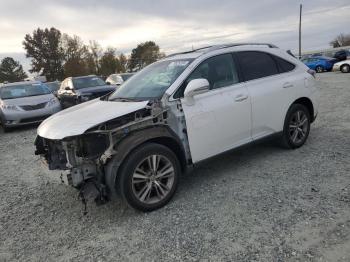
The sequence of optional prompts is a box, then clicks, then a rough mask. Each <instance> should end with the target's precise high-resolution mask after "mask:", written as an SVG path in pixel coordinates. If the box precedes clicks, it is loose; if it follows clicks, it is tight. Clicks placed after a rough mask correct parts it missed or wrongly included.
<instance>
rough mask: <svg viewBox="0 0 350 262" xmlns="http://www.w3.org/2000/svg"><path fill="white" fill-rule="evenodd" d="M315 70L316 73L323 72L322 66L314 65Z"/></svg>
mask: <svg viewBox="0 0 350 262" xmlns="http://www.w3.org/2000/svg"><path fill="white" fill-rule="evenodd" d="M315 71H316V72H317V73H322V72H323V67H322V66H316V68H315Z"/></svg>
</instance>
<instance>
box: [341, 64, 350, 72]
mask: <svg viewBox="0 0 350 262" xmlns="http://www.w3.org/2000/svg"><path fill="white" fill-rule="evenodd" d="M340 71H341V72H342V73H349V72H350V66H349V65H346V64H345V65H342V67H341V68H340Z"/></svg>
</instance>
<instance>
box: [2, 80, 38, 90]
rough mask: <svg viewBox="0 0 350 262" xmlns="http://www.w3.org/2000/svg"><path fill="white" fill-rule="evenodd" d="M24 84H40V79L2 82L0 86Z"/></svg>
mask: <svg viewBox="0 0 350 262" xmlns="http://www.w3.org/2000/svg"><path fill="white" fill-rule="evenodd" d="M25 84H42V83H41V82H40V81H20V82H13V83H7V84H2V85H0V88H1V87H7V86H17V85H25Z"/></svg>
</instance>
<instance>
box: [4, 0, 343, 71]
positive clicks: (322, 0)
mask: <svg viewBox="0 0 350 262" xmlns="http://www.w3.org/2000/svg"><path fill="white" fill-rule="evenodd" d="M300 3H302V4H303V5H304V6H303V8H304V15H303V48H304V50H314V49H320V48H325V47H327V46H329V41H330V40H332V39H333V38H334V37H335V36H336V35H338V34H339V33H342V32H343V33H350V29H349V21H350V16H349V14H350V1H349V0H332V1H330V0H304V1H300V2H299V1H296V0H262V1H255V0H254V1H252V0H245V1H242V0H220V1H219V0H216V1H214V0H148V1H147V0H144V1H137V0H124V1H119V0H107V1H103V0H99V1H98V0H70V1H69V0H60V1H54V0H43V1H36V0H0V10H1V15H0V39H1V40H0V58H1V57H3V56H4V55H7V54H9V53H11V55H13V56H15V57H16V58H17V59H20V60H22V59H23V58H22V57H23V54H18V53H24V50H23V46H22V41H23V38H24V35H25V34H27V33H32V31H33V30H34V29H36V28H38V27H41V28H45V27H52V26H53V27H56V28H57V29H59V30H61V32H64V33H68V34H70V35H73V34H75V35H78V36H80V37H81V38H82V39H83V40H84V41H85V42H86V43H88V41H89V40H97V41H98V42H99V43H100V44H101V45H102V46H103V47H107V46H112V47H116V48H117V49H118V50H119V51H123V52H127V53H128V52H130V50H131V49H132V48H134V47H135V46H136V45H137V44H138V43H140V42H144V41H147V40H153V41H155V42H156V43H157V44H159V46H160V48H161V50H162V51H164V52H166V53H171V52H175V51H182V50H186V49H191V48H192V46H194V47H200V46H204V45H209V44H215V43H227V42H242V41H243V42H244V41H255V42H272V43H274V44H276V45H278V46H280V47H282V48H284V49H292V50H296V49H297V46H298V16H299V4H300ZM26 67H27V66H26Z"/></svg>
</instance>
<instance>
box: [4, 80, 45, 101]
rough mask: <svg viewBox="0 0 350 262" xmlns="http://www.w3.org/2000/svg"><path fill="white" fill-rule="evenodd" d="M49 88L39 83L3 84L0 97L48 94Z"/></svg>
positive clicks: (10, 97) (11, 97)
mask: <svg viewBox="0 0 350 262" xmlns="http://www.w3.org/2000/svg"><path fill="white" fill-rule="evenodd" d="M50 93H51V91H50V89H49V88H48V87H47V86H45V85H43V84H41V83H34V84H18V85H11V86H3V87H1V88H0V97H1V99H14V98H20V97H28V96H40V95H47V94H50Z"/></svg>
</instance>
